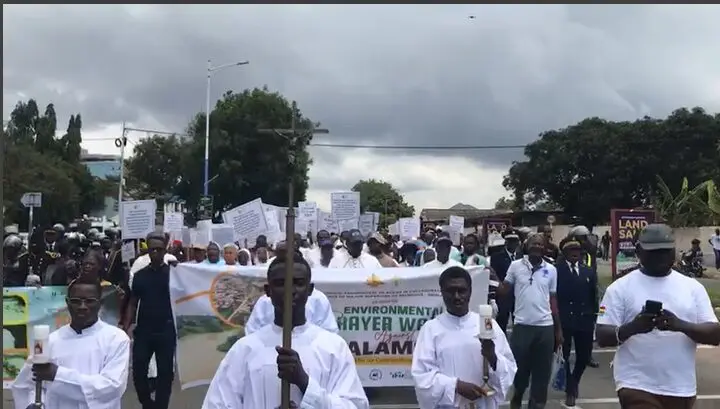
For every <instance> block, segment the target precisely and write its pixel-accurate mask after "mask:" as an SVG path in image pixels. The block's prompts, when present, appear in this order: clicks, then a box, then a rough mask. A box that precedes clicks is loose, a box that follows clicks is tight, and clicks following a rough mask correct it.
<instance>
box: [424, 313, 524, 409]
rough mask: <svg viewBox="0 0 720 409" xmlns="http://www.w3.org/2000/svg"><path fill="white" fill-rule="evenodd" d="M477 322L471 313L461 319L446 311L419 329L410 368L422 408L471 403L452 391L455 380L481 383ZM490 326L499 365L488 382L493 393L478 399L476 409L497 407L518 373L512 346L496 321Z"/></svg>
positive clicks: (491, 371) (481, 370)
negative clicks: (492, 331)
mask: <svg viewBox="0 0 720 409" xmlns="http://www.w3.org/2000/svg"><path fill="white" fill-rule="evenodd" d="M479 326H480V323H479V316H478V314H477V313H475V312H469V313H468V314H466V315H465V316H464V317H456V316H454V315H450V314H448V313H447V312H444V313H442V314H440V315H439V316H437V317H435V318H434V319H432V320H430V321H428V322H427V323H425V325H423V326H422V328H420V332H419V334H418V338H417V343H416V344H415V349H414V350H413V360H412V369H411V372H412V376H413V379H414V380H415V394H416V396H417V400H418V404H419V407H420V409H446V408H447V409H450V408H465V407H466V405H467V404H469V403H470V401H468V400H467V399H465V398H463V397H462V396H460V395H458V394H457V393H456V392H455V385H456V383H457V380H458V379H460V380H462V381H465V382H470V383H474V384H476V385H478V386H482V385H483V357H482V353H481V351H482V347H481V344H480V341H479V340H478V339H477V335H478V334H479V332H480V331H479ZM493 330H494V338H493V341H494V342H495V354H496V355H497V368H496V370H493V369H492V368H490V372H489V380H488V384H489V385H490V387H491V388H493V389H494V390H495V392H496V393H495V395H493V396H491V397H487V398H482V399H480V400H478V401H476V402H475V408H477V409H497V408H498V407H499V405H500V404H501V403H502V402H503V401H504V400H505V396H506V395H507V393H508V390H509V389H510V386H511V385H512V383H513V379H514V378H515V372H517V364H516V363H515V358H514V357H513V354H512V351H511V350H510V345H509V344H508V341H507V338H506V337H505V334H504V333H503V331H502V330H501V329H500V326H498V324H497V322H495V320H493Z"/></svg>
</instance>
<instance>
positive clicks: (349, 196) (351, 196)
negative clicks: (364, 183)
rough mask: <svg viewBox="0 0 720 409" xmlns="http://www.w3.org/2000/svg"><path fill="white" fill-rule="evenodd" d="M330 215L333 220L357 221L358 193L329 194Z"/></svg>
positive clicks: (358, 215)
mask: <svg viewBox="0 0 720 409" xmlns="http://www.w3.org/2000/svg"><path fill="white" fill-rule="evenodd" d="M330 214H331V215H332V218H333V219H334V220H352V219H355V220H357V219H359V218H360V192H333V193H330ZM356 228H357V227H356Z"/></svg>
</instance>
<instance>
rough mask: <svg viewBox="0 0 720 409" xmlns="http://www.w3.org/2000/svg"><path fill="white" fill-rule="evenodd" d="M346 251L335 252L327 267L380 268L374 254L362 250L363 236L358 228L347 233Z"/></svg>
mask: <svg viewBox="0 0 720 409" xmlns="http://www.w3.org/2000/svg"><path fill="white" fill-rule="evenodd" d="M346 245H347V251H342V252H337V253H336V254H335V256H334V257H333V258H332V260H331V261H330V265H329V266H328V267H329V268H368V269H373V268H382V266H381V265H380V262H379V261H378V259H377V258H375V256H372V255H370V254H368V253H365V252H363V246H364V245H365V238H364V237H363V235H362V233H360V230H358V229H352V230H350V231H349V232H348V233H347V241H346Z"/></svg>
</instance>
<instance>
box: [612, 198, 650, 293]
mask: <svg viewBox="0 0 720 409" xmlns="http://www.w3.org/2000/svg"><path fill="white" fill-rule="evenodd" d="M655 217H656V213H655V211H654V210H629V209H612V210H610V241H611V242H612V254H611V265H612V276H613V279H614V278H615V277H616V276H617V275H618V273H620V272H621V271H623V270H626V269H628V268H632V267H634V266H637V265H638V264H640V260H639V259H638V258H637V255H636V254H635V246H636V244H637V237H638V235H639V234H640V231H641V230H642V229H644V228H645V226H647V225H648V224H652V223H655Z"/></svg>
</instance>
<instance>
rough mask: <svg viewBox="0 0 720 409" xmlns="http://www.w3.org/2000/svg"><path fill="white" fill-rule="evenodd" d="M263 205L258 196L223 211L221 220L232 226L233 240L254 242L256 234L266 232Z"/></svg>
mask: <svg viewBox="0 0 720 409" xmlns="http://www.w3.org/2000/svg"><path fill="white" fill-rule="evenodd" d="M265 206H266V205H264V204H263V202H262V200H260V199H259V198H258V199H255V200H252V201H250V202H247V203H245V204H241V205H240V206H237V207H234V208H232V209H230V210H228V211H227V212H225V213H223V220H224V221H225V223H226V224H227V225H229V226H231V227H232V230H233V238H234V240H233V241H237V242H240V243H242V242H243V241H244V240H246V239H247V240H248V243H250V242H252V243H255V239H257V236H259V235H261V234H266V233H267V232H268V230H269V229H268V227H269V226H268V220H267V217H266V214H265Z"/></svg>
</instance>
